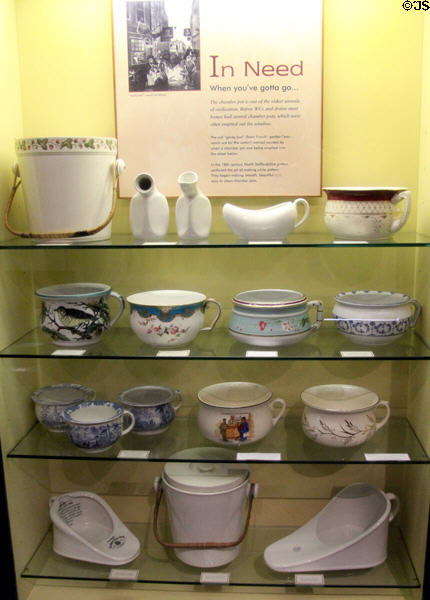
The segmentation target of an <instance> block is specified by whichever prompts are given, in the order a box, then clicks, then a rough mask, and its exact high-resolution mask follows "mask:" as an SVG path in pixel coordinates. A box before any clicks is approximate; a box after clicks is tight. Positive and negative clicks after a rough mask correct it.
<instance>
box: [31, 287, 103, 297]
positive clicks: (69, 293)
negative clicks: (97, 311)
mask: <svg viewBox="0 0 430 600" xmlns="http://www.w3.org/2000/svg"><path fill="white" fill-rule="evenodd" d="M111 290H112V288H111V287H110V286H109V285H106V284H104V283H59V284H57V285H48V286H46V287H43V288H39V289H38V290H36V292H35V293H36V296H39V297H40V298H49V299H51V300H52V299H54V300H70V299H72V300H76V299H79V298H90V297H91V296H100V295H105V294H110V292H111Z"/></svg>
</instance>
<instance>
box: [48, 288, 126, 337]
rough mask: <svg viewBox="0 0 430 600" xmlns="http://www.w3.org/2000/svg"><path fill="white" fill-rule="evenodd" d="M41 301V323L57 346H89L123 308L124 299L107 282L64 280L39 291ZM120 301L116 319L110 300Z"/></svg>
mask: <svg viewBox="0 0 430 600" xmlns="http://www.w3.org/2000/svg"><path fill="white" fill-rule="evenodd" d="M36 296H38V297H39V298H40V299H41V301H42V310H41V314H40V325H41V327H42V331H43V332H44V333H46V334H48V335H49V336H50V338H51V340H52V341H53V342H54V344H57V345H58V346H86V345H88V344H95V343H96V342H98V341H99V340H100V338H101V337H102V335H103V334H104V332H105V331H106V330H107V329H110V328H111V327H112V326H113V325H114V323H116V321H118V319H119V318H120V316H121V315H122V313H123V311H124V306H125V304H124V298H123V297H122V296H121V295H120V294H118V293H117V292H114V291H112V288H111V287H110V286H109V285H106V284H104V283H63V284H58V285H49V286H47V287H44V288H40V289H38V290H37V291H36ZM109 296H111V297H112V298H115V300H117V302H118V303H119V305H120V306H119V310H118V312H117V314H116V315H115V317H114V318H111V316H110V310H109V306H108V304H107V299H108V298H109Z"/></svg>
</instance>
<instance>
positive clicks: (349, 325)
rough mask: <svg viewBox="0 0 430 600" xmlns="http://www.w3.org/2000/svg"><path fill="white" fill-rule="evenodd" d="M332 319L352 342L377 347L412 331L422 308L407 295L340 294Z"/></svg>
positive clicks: (383, 292)
mask: <svg viewBox="0 0 430 600" xmlns="http://www.w3.org/2000/svg"><path fill="white" fill-rule="evenodd" d="M335 301H336V302H335V305H334V307H333V316H334V318H335V321H336V326H337V328H338V330H339V331H340V332H341V333H342V334H343V335H344V336H345V337H346V338H348V339H349V340H350V341H351V342H353V343H355V344H361V345H369V346H380V345H385V344H390V343H391V342H395V341H397V340H398V339H399V338H400V337H401V336H402V335H403V334H404V333H406V331H408V329H410V328H411V327H415V325H416V323H417V321H418V317H419V316H420V314H421V309H422V307H421V304H420V303H419V302H418V300H414V299H413V298H411V297H410V296H407V295H406V294H401V293H399V292H386V291H374V290H354V291H350V292H341V293H339V294H336V296H335Z"/></svg>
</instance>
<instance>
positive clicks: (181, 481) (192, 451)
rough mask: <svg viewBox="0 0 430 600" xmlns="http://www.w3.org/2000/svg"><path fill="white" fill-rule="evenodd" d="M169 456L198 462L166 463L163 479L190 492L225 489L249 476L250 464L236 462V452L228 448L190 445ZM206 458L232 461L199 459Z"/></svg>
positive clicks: (221, 490)
mask: <svg viewBox="0 0 430 600" xmlns="http://www.w3.org/2000/svg"><path fill="white" fill-rule="evenodd" d="M170 458H171V459H174V460H181V461H186V460H190V461H196V462H168V463H166V464H165V466H164V470H163V479H164V480H165V481H166V483H168V484H170V485H171V486H173V487H175V488H178V489H180V490H183V491H187V492H194V493H197V492H201V493H207V494H211V493H216V492H225V491H228V490H232V489H234V488H236V487H238V486H239V485H241V484H242V483H243V482H244V481H246V480H247V479H248V477H249V471H248V468H247V466H246V465H244V464H243V463H237V462H235V458H236V454H235V452H232V451H231V450H227V449H225V448H211V447H207V448H188V449H186V450H181V451H180V452H176V453H175V454H173V455H172V456H171V457H170ZM207 460H210V461H226V460H229V461H231V462H229V463H225V462H210V463H208V462H198V461H207Z"/></svg>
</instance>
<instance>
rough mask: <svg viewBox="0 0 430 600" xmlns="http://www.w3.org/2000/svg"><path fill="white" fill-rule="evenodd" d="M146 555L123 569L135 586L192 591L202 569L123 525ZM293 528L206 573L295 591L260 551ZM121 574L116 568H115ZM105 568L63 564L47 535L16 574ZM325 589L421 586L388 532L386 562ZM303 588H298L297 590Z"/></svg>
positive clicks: (260, 530) (275, 531) (250, 537)
mask: <svg viewBox="0 0 430 600" xmlns="http://www.w3.org/2000/svg"><path fill="white" fill-rule="evenodd" d="M127 526H128V527H129V528H130V530H131V531H132V532H133V533H134V534H135V535H136V536H137V537H138V538H139V540H140V542H141V547H142V548H145V550H142V551H141V554H140V556H139V557H138V558H136V559H135V560H134V561H133V562H131V563H128V564H127V565H124V567H123V569H127V570H137V571H138V574H137V580H133V581H137V582H141V583H159V584H160V583H167V584H183V585H187V584H189V585H196V584H199V583H200V574H201V572H202V569H200V568H196V567H190V566H188V565H185V564H183V563H182V562H180V561H179V560H178V559H177V558H176V557H175V555H174V554H173V552H172V551H171V550H169V551H167V552H166V550H165V549H164V548H163V547H162V546H160V545H159V544H158V543H157V542H156V540H155V538H154V536H153V533H152V527H151V525H148V524H136V523H134V524H127ZM294 529H295V528H294V527H251V528H250V530H249V532H248V534H247V536H246V538H245V541H244V542H243V544H242V548H241V552H240V554H239V556H238V557H237V558H236V559H235V560H234V561H233V562H231V563H230V564H228V565H225V566H223V567H219V568H217V569H210V571H211V572H215V573H216V572H221V573H229V574H230V585H231V586H257V587H277V588H281V587H294V585H295V580H294V574H290V573H277V572H275V571H272V570H271V569H269V567H267V566H266V564H265V562H264V559H263V552H264V549H265V548H266V547H267V546H268V545H269V544H271V543H272V542H274V541H276V540H278V539H280V538H282V537H284V536H285V535H288V534H290V533H292V531H294ZM119 568H121V567H119ZM109 573H110V567H107V566H103V565H97V564H92V563H88V562H83V561H78V560H73V559H68V558H64V557H62V556H59V555H57V554H55V553H54V552H53V550H52V529H49V531H48V533H47V534H46V536H45V537H44V539H43V540H42V542H41V544H40V545H39V547H38V548H37V550H36V552H35V554H34V555H33V557H32V558H31V559H30V561H29V563H28V564H27V566H26V567H25V568H24V570H23V572H22V573H21V576H22V577H31V578H36V579H58V580H72V581H106V582H107V581H109ZM324 577H325V587H329V588H378V589H380V588H419V587H420V583H419V580H418V577H417V574H416V572H415V569H414V566H413V564H412V562H411V559H410V557H409V554H408V551H407V548H406V546H405V543H404V541H403V538H402V535H401V532H400V530H399V529H397V528H396V527H393V526H391V527H390V535H389V540H388V558H387V560H386V561H385V562H384V563H383V564H382V565H379V566H377V567H373V568H371V569H360V570H350V571H328V572H326V573H324ZM301 587H302V586H301Z"/></svg>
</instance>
